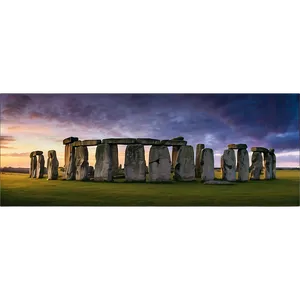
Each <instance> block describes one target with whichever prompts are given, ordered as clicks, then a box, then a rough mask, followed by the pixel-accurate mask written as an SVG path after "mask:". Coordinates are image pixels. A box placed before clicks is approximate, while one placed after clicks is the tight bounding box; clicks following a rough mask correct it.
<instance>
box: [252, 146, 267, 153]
mask: <svg viewBox="0 0 300 300" xmlns="http://www.w3.org/2000/svg"><path fill="white" fill-rule="evenodd" d="M251 151H252V152H266V153H268V152H269V150H268V149H267V148H264V147H252V148H251Z"/></svg>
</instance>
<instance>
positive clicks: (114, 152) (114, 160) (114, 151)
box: [110, 144, 119, 176]
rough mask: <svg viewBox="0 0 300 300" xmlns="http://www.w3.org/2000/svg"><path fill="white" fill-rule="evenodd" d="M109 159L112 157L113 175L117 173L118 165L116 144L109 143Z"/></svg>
mask: <svg viewBox="0 0 300 300" xmlns="http://www.w3.org/2000/svg"><path fill="white" fill-rule="evenodd" d="M110 147H111V159H112V174H113V176H115V175H117V174H118V166H119V154H118V144H111V145H110Z"/></svg>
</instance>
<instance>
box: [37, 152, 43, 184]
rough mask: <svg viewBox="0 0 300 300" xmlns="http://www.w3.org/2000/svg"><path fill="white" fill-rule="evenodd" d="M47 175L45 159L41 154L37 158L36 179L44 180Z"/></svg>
mask: <svg viewBox="0 0 300 300" xmlns="http://www.w3.org/2000/svg"><path fill="white" fill-rule="evenodd" d="M44 174H45V158H44V155H43V154H41V155H39V156H38V157H37V166H36V178H43V177H44Z"/></svg>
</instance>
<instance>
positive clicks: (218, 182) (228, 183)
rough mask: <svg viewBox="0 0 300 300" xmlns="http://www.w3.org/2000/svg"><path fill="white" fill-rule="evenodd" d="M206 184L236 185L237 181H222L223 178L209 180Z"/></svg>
mask: <svg viewBox="0 0 300 300" xmlns="http://www.w3.org/2000/svg"><path fill="white" fill-rule="evenodd" d="M204 184H215V185H235V183H233V182H230V181H221V180H209V181H205V182H204Z"/></svg>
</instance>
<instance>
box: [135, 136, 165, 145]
mask: <svg viewBox="0 0 300 300" xmlns="http://www.w3.org/2000/svg"><path fill="white" fill-rule="evenodd" d="M136 142H137V143H138V144H141V145H159V144H160V140H156V139H149V138H138V139H136Z"/></svg>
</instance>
